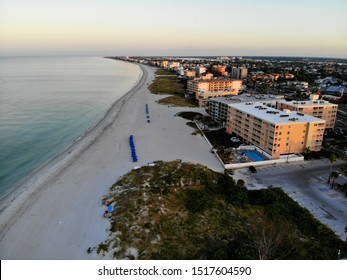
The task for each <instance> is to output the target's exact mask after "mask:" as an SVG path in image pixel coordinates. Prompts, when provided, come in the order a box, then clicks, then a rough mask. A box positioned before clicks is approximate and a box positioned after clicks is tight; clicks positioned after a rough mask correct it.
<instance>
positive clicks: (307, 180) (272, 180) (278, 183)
mask: <svg viewBox="0 0 347 280" xmlns="http://www.w3.org/2000/svg"><path fill="white" fill-rule="evenodd" d="M345 164H346V162H344V161H337V162H336V163H334V164H333V171H334V170H338V169H339V168H341V167H342V166H343V165H345ZM257 171H258V172H257V173H255V174H253V173H251V172H250V171H249V170H248V169H240V170H237V171H235V175H234V178H235V179H236V180H237V179H243V180H244V181H245V182H246V186H247V188H249V189H259V188H265V187H267V186H269V185H272V186H274V187H281V188H282V189H283V190H284V191H285V192H286V193H287V194H288V195H289V196H291V197H292V198H293V199H294V200H295V201H297V202H298V203H299V204H300V205H302V206H304V207H306V208H307V209H308V210H309V211H310V212H311V213H312V214H313V215H314V216H315V217H316V218H317V219H318V220H320V221H321V222H323V223H325V224H327V225H328V226H329V227H330V228H331V229H333V230H334V231H335V233H336V234H337V235H339V236H340V237H341V238H342V239H345V238H346V233H345V231H344V228H345V226H347V198H345V197H344V195H343V194H342V193H339V192H337V191H336V190H332V189H330V186H329V184H328V183H327V180H328V176H329V172H330V161H329V160H328V159H323V160H310V161H305V162H302V163H286V164H279V165H271V166H264V167H257Z"/></svg>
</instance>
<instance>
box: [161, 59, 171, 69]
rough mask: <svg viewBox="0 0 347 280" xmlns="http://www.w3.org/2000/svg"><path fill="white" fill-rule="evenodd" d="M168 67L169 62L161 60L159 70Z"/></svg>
mask: <svg viewBox="0 0 347 280" xmlns="http://www.w3.org/2000/svg"><path fill="white" fill-rule="evenodd" d="M168 66H169V61H167V60H163V61H161V62H160V67H161V68H167V67H168Z"/></svg>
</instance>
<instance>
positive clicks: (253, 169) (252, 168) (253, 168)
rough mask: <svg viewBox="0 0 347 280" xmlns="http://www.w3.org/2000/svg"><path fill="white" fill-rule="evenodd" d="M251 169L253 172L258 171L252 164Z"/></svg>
mask: <svg viewBox="0 0 347 280" xmlns="http://www.w3.org/2000/svg"><path fill="white" fill-rule="evenodd" d="M249 170H250V171H251V172H252V173H257V169H255V167H254V166H253V165H251V166H250V167H249Z"/></svg>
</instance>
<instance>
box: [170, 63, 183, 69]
mask: <svg viewBox="0 0 347 280" xmlns="http://www.w3.org/2000/svg"><path fill="white" fill-rule="evenodd" d="M168 67H169V68H170V69H173V68H176V67H180V63H179V62H177V61H170V62H169V64H168Z"/></svg>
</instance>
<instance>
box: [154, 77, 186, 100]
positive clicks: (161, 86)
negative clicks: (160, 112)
mask: <svg viewBox="0 0 347 280" xmlns="http://www.w3.org/2000/svg"><path fill="white" fill-rule="evenodd" d="M148 89H149V90H150V91H151V93H154V94H177V95H180V96H184V93H185V83H184V81H182V79H178V78H177V77H176V76H173V77H169V76H166V77H156V78H155V79H154V81H153V83H152V84H151V85H150V86H149V87H148Z"/></svg>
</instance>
